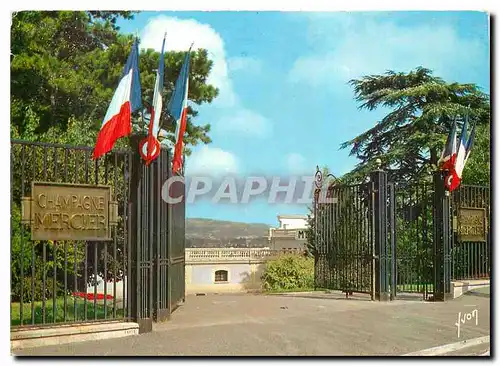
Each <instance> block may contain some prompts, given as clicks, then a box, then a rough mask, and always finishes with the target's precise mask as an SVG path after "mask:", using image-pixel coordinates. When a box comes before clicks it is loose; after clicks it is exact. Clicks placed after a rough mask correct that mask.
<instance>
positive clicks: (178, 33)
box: [140, 15, 237, 107]
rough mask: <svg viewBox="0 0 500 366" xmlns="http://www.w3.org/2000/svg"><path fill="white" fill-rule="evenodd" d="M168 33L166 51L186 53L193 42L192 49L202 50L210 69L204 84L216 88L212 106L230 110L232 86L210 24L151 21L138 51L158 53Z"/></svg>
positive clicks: (166, 19) (220, 45) (167, 19)
mask: <svg viewBox="0 0 500 366" xmlns="http://www.w3.org/2000/svg"><path fill="white" fill-rule="evenodd" d="M165 32H167V39H166V41H165V48H166V50H167V51H187V50H188V49H189V46H190V45H191V43H192V42H194V46H193V48H194V49H197V48H205V49H207V51H208V54H209V58H210V59H211V60H212V61H213V67H212V70H211V72H210V75H209V77H208V80H207V82H208V83H209V84H213V85H215V86H216V87H218V88H219V96H218V97H217V98H216V99H215V101H214V103H215V104H219V105H220V106H222V107H230V106H233V105H235V104H236V103H237V97H236V94H235V93H234V90H233V84H232V82H231V79H230V78H229V75H228V66H227V62H226V52H225V50H224V41H223V40H222V38H221V36H220V35H219V33H217V32H216V31H215V30H214V29H213V28H212V27H211V26H210V25H208V24H203V23H199V22H198V21H196V20H194V19H185V20H184V19H179V18H175V17H168V16H163V15H160V16H157V17H154V18H152V19H151V20H150V21H149V22H148V23H147V24H146V26H145V28H144V29H143V31H142V34H141V45H140V46H141V48H153V49H155V50H157V51H160V50H161V44H162V40H163V35H164V33H165Z"/></svg>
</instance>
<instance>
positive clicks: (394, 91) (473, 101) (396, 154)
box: [341, 67, 490, 182]
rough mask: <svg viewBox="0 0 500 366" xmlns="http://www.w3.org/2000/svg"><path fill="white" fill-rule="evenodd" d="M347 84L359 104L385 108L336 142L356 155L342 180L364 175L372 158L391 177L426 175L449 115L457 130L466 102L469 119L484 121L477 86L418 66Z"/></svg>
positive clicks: (484, 103)
mask: <svg viewBox="0 0 500 366" xmlns="http://www.w3.org/2000/svg"><path fill="white" fill-rule="evenodd" d="M350 84H351V85H352V86H353V87H354V92H355V98H356V100H357V101H358V102H360V103H361V105H360V107H359V108H360V109H367V110H374V109H376V108H379V107H384V108H388V109H390V110H391V111H390V112H389V113H388V114H387V115H386V116H385V117H384V118H383V119H382V120H381V121H379V122H377V123H376V124H375V126H374V127H372V128H370V129H369V130H367V131H365V132H363V133H362V134H360V135H359V136H356V137H355V138H353V139H352V140H349V141H346V142H344V143H343V144H342V145H341V148H347V147H350V149H351V151H350V155H352V156H356V157H357V158H358V159H360V162H359V164H357V165H356V167H355V168H354V169H353V171H352V172H350V173H348V174H347V175H346V177H345V178H346V179H347V180H351V181H362V180H364V179H366V177H367V176H368V173H369V172H370V171H371V170H372V169H373V168H374V165H375V160H376V159H377V158H380V159H381V161H382V166H381V167H382V168H383V169H385V170H387V172H388V173H389V176H390V179H391V180H393V181H395V182H398V181H416V180H420V179H422V178H425V177H430V173H431V172H433V171H435V170H436V164H437V162H438V159H439V156H440V153H441V150H442V148H443V146H444V143H445V141H446V137H447V135H448V132H449V130H450V128H451V125H452V123H453V121H454V119H455V118H457V121H458V128H459V131H460V129H461V127H462V122H463V116H464V115H465V114H466V113H467V107H468V106H470V112H469V115H470V121H471V123H476V124H477V125H478V126H489V124H490V102H489V96H488V95H487V94H485V93H483V92H482V91H481V90H480V89H479V87H478V86H476V85H475V84H459V83H456V82H453V83H448V82H445V81H444V80H443V79H441V78H439V77H436V76H433V75H432V71H431V70H428V69H426V68H423V67H419V68H416V69H415V70H413V71H411V72H409V73H396V72H394V71H388V72H386V73H385V74H383V75H370V76H365V77H362V78H361V79H357V80H351V81H350ZM485 128H487V127H485ZM473 154H474V151H473ZM471 159H472V155H471ZM484 168H486V167H484V166H483V169H484Z"/></svg>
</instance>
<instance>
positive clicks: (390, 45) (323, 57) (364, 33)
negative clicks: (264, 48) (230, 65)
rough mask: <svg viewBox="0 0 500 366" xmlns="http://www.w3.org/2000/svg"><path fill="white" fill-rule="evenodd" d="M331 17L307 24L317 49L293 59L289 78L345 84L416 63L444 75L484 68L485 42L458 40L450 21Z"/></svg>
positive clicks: (349, 16)
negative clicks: (432, 22) (421, 22)
mask: <svg viewBox="0 0 500 366" xmlns="http://www.w3.org/2000/svg"><path fill="white" fill-rule="evenodd" d="M335 20H336V21H332V19H329V21H328V23H326V22H322V21H321V19H318V18H317V19H316V22H311V25H310V27H309V29H308V39H309V42H310V44H311V45H312V46H313V48H314V49H315V52H314V53H311V54H309V55H305V56H302V57H300V58H299V59H297V60H296V62H295V63H294V65H293V67H292V69H291V70H290V72H289V75H288V78H289V79H288V80H289V81H290V82H292V83H296V82H304V83H308V84H310V85H312V86H322V85H334V86H335V85H339V83H340V84H342V85H345V83H346V82H347V81H348V80H350V79H352V78H358V77H360V76H363V75H368V74H379V73H383V72H385V71H387V70H388V69H392V70H396V71H404V72H407V71H409V70H411V69H414V68H415V67H418V66H424V67H427V68H430V69H432V70H434V72H435V74H436V75H439V76H442V77H444V78H445V79H448V78H450V77H454V75H456V74H457V73H458V72H459V70H463V69H464V68H467V69H469V70H471V69H472V71H473V70H474V68H476V69H478V68H481V67H484V65H483V64H482V62H483V60H484V57H480V56H482V55H483V54H484V52H485V49H484V46H483V44H481V42H480V41H479V40H476V39H466V38H461V37H460V35H459V34H458V33H457V30H456V29H454V28H452V27H451V26H448V25H440V24H435V25H432V26H431V25H419V26H414V27H408V26H401V25H396V24H394V23H391V22H388V21H385V22H383V21H381V20H380V19H378V18H377V16H361V15H353V14H337V15H336V17H335Z"/></svg>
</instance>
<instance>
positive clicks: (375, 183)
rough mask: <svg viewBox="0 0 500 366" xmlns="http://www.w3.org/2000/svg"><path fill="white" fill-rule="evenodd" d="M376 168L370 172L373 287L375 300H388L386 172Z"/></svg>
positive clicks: (389, 267)
mask: <svg viewBox="0 0 500 366" xmlns="http://www.w3.org/2000/svg"><path fill="white" fill-rule="evenodd" d="M378 165H379V166H378V168H377V169H376V170H375V171H373V172H372V173H371V174H370V181H371V182H372V193H371V195H372V215H373V216H372V219H373V221H372V222H373V228H372V230H373V236H374V247H375V248H374V256H375V266H374V267H375V268H374V270H375V272H374V274H373V276H374V282H375V283H374V285H375V286H374V287H375V296H374V297H375V300H379V301H389V300H390V293H389V273H390V270H391V266H390V263H389V253H388V252H389V247H388V232H387V226H388V225H387V218H388V216H387V173H386V172H385V171H383V170H382V169H380V161H378Z"/></svg>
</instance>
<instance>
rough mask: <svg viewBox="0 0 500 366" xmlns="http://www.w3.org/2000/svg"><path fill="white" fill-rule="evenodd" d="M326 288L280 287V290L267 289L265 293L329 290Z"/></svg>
mask: <svg viewBox="0 0 500 366" xmlns="http://www.w3.org/2000/svg"><path fill="white" fill-rule="evenodd" d="M327 290H328V289H326V288H314V287H306V288H292V289H279V290H267V291H264V293H268V294H283V293H287V292H313V291H327Z"/></svg>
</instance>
